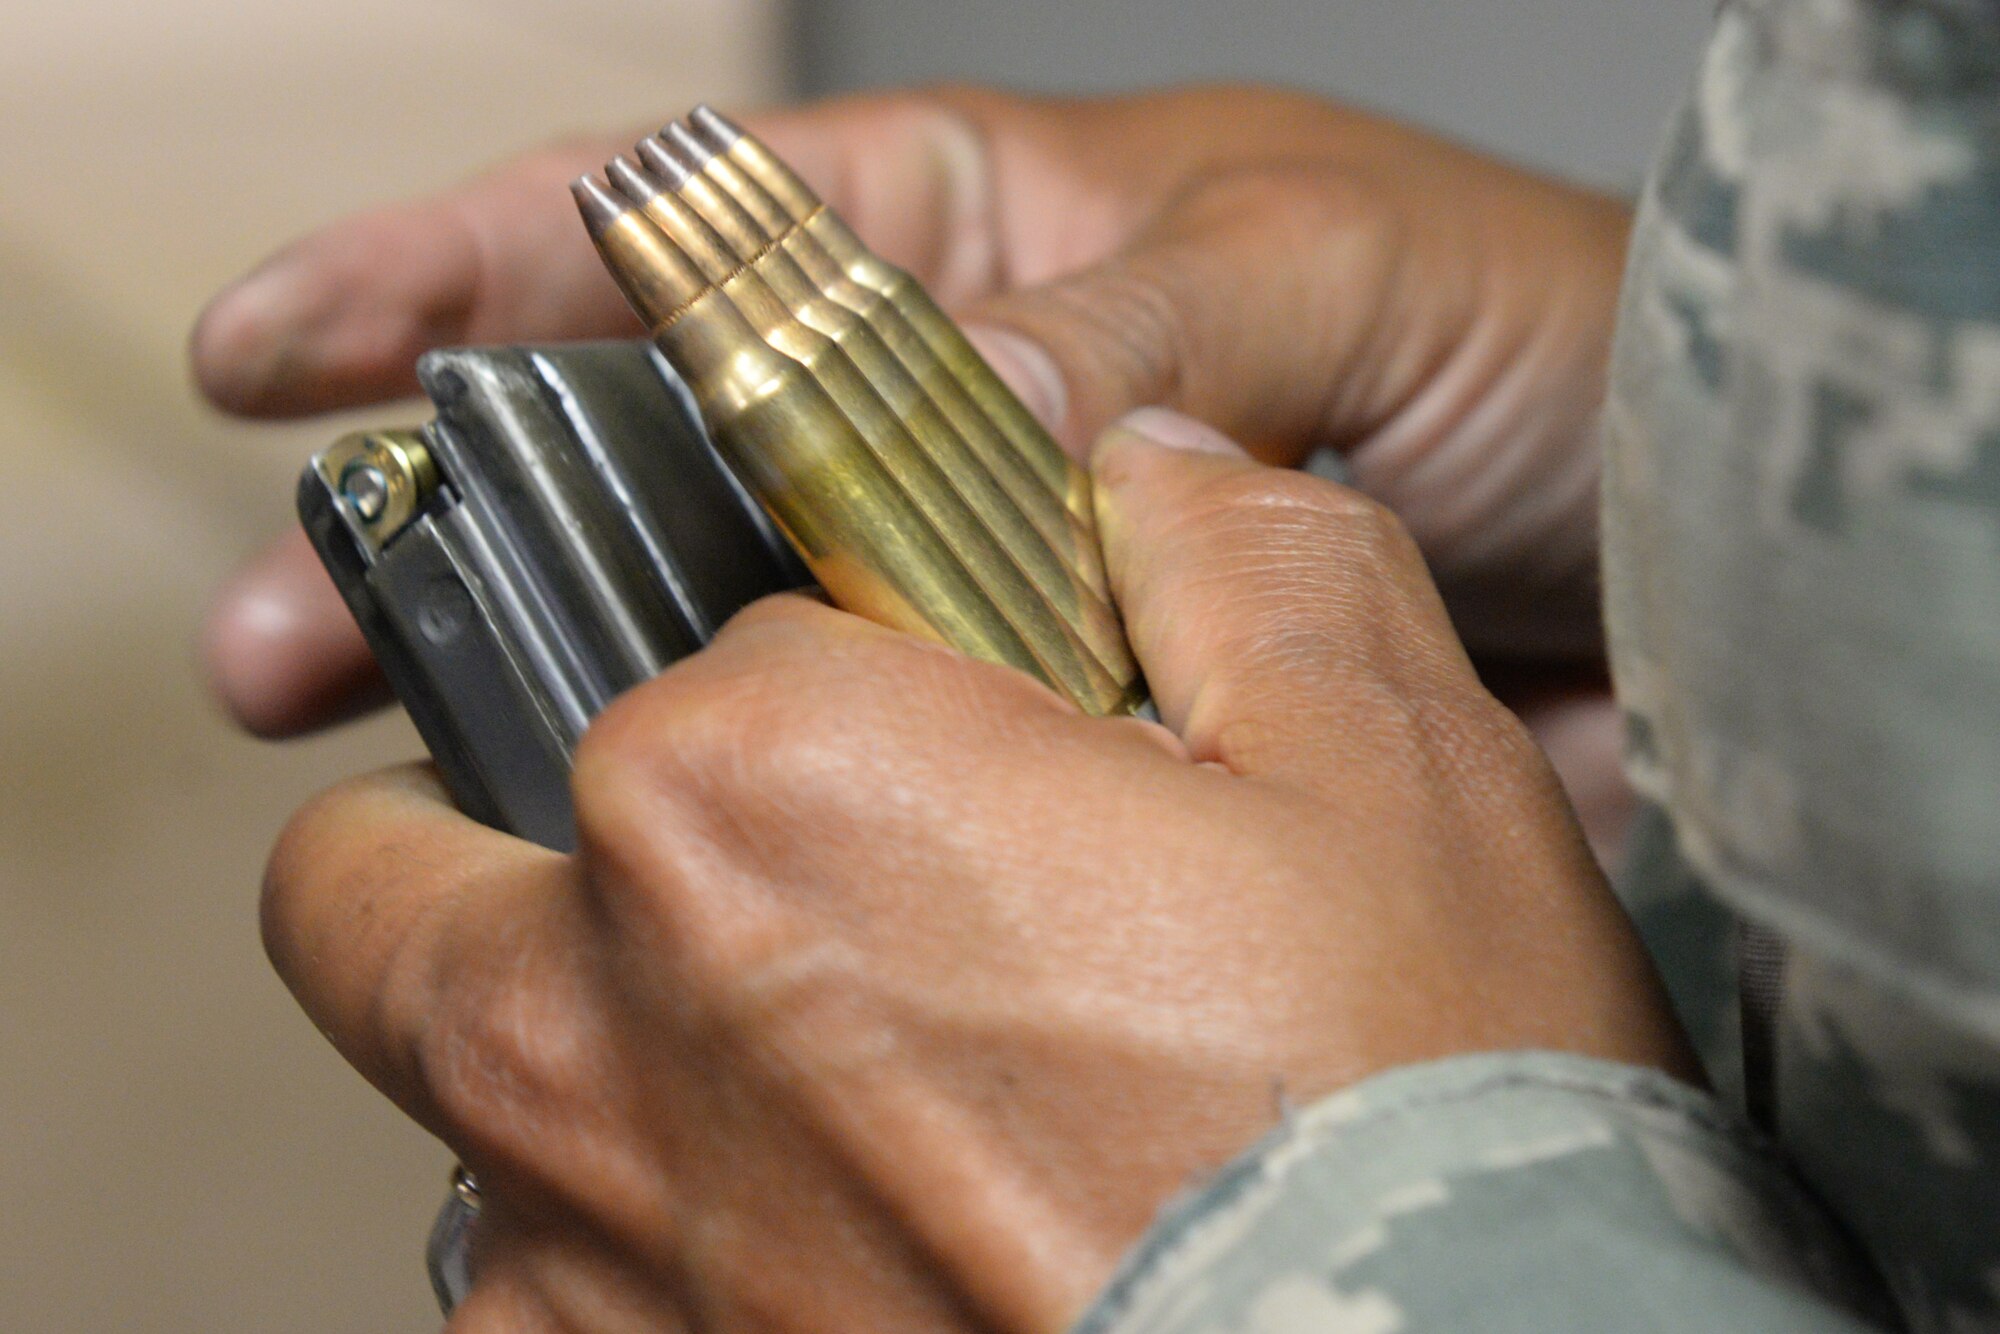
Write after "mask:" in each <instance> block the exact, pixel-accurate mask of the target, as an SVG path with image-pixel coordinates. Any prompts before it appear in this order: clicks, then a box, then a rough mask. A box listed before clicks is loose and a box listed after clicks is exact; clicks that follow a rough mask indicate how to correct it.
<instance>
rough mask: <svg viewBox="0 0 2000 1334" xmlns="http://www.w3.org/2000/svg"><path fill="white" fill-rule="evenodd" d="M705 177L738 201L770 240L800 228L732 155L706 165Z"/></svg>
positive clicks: (711, 159) (710, 160) (713, 158)
mask: <svg viewBox="0 0 2000 1334" xmlns="http://www.w3.org/2000/svg"><path fill="white" fill-rule="evenodd" d="M701 173H702V175H703V176H705V177H707V178H708V179H709V180H710V181H712V182H713V183H714V184H715V185H716V186H717V187H718V188H719V189H721V190H723V191H724V192H726V193H727V194H728V195H729V197H730V198H731V199H733V200H735V201H736V203H737V204H738V205H739V206H740V207H741V208H742V209H743V211H744V212H745V213H747V214H749V215H750V217H751V218H752V219H753V220H754V221H755V222H756V224H757V226H758V228H759V229H760V230H762V231H763V233H764V234H765V235H766V236H769V237H773V238H776V237H780V236H783V235H784V234H785V233H786V232H788V231H790V230H791V229H792V228H793V227H794V226H796V225H797V224H798V219H797V218H795V217H793V216H792V215H791V214H790V213H789V212H787V211H786V210H785V206H784V205H783V204H780V203H779V202H778V201H777V200H776V199H775V198H773V197H772V195H771V193H770V191H768V190H766V189H764V187H763V186H761V185H759V184H758V183H757V181H756V179H755V178H754V177H752V176H751V175H750V173H748V172H746V171H745V170H743V168H742V167H741V166H740V165H738V164H737V162H736V161H735V160H734V159H733V158H731V157H730V156H729V155H728V154H726V153H724V154H717V155H716V156H715V157H712V158H710V159H709V160H708V161H707V162H706V163H705V164H703V166H702V169H701Z"/></svg>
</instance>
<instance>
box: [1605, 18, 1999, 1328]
mask: <svg viewBox="0 0 2000 1334" xmlns="http://www.w3.org/2000/svg"><path fill="white" fill-rule="evenodd" d="M1996 257H2000V6H1996V5H1994V4H1993V3H1992V2H1991V0H1728V3H1726V4H1725V5H1724V7H1723V11H1722V14H1721V16H1720V18H1719V20H1718V24H1717V28H1716V32H1715V36H1714V39H1713V41H1712V43H1711V46H1710V49H1709V53H1708V56H1707V58H1706V60H1705V62H1704V64H1703V67H1702V70H1701V72H1700V75H1699V77H1698V78H1697V80H1696V83H1695V86H1694V89H1693V93H1692V95H1691V96H1690V97H1689V99H1688V101H1687V104H1686V106H1685V108H1684V109H1683V111H1682V113H1681V115H1680V116H1679V117H1678V118H1677V120H1676V121H1675V124H1674V126H1673V129H1672V132H1671V133H1670V135H1669V136H1668V140H1667V146H1666V151H1665V152H1664V153H1663V155H1662V157H1661V160H1660V163H1659V166H1658V169H1657V170H1656V172H1655V175H1654V178H1653V181H1652V183H1651V185H1650V187H1649V188H1648V190H1647V192H1646V197H1645V199H1644V201H1643V203H1642V206H1641V210H1640V219H1639V224H1638V227H1637V230H1636V232H1635V235H1634V238H1633V245H1632V259H1631V267H1630V272H1629V274H1628V279H1627V283H1626V290H1625V305H1624V310H1623V314H1622V318H1621V323H1620V330H1619V343H1618V348H1617V351H1616V353H1615V355H1614V358H1613V369H1612V385H1611V397H1610V402H1609V404H1608V406H1607V409H1606V414H1605V421H1606V429H1605V450H1604V466H1605V486H1604V520H1605V524H1604V532H1605V541H1606V550H1605V565H1604V570H1605V587H1606V604H1607V620H1608V624H1609V627H1610V635H1611V649H1612V659H1613V668H1614V676H1615V679H1616V682H1617V689H1618V696H1619V700H1620V702H1621V705H1622V706H1623V707H1624V709H1625V710H1626V712H1627V715H1628V719H1629V724H1630V728H1629V732H1630V738H1631V748H1630V764H1629V768H1630V770H1631V773H1632V776H1633V779H1634V781H1635V783H1636V784H1637V786H1638V787H1639V788H1640V790H1641V791H1642V792H1643V793H1644V794H1645V795H1646V796H1648V797H1649V798H1650V799H1651V800H1653V801H1654V802H1655V803H1657V804H1658V806H1659V807H1660V808H1661V809H1662V810H1663V811H1665V812H1667V813H1668V814H1669V816H1670V822H1671V838H1672V840H1673V847H1672V852H1673V855H1672V856H1662V857H1660V858H1657V859H1656V862H1657V864H1658V865H1659V866H1661V867H1671V866H1677V867H1678V870H1677V871H1676V872H1675V873H1674V874H1672V875H1670V876H1658V875H1656V876H1654V877H1652V883H1651V884H1650V885H1633V886H1630V893H1629V894H1628V901H1629V902H1631V903H1632V904H1633V905H1634V908H1635V914H1636V915H1637V916H1638V917H1639V918H1640V920H1641V922H1642V923H1645V922H1646V921H1647V920H1648V919H1649V918H1651V919H1653V920H1654V921H1655V923H1656V924H1659V923H1666V922H1667V921H1668V918H1669V917H1670V916H1671V917H1672V918H1673V919H1674V920H1675V921H1676V922H1678V923H1679V924H1680V925H1681V926H1682V927H1685V926H1686V924H1687V923H1690V922H1694V921H1695V920H1696V917H1697V915H1698V914H1699V913H1700V912H1702V911H1704V910H1706V909H1710V908H1713V907H1715V906H1717V905H1719V906H1720V907H1722V908H1724V909H1726V910H1727V912H1728V913H1730V914H1733V915H1734V916H1735V917H1736V918H1737V919H1739V920H1741V921H1743V922H1746V923H1750V924H1753V925H1754V926H1756V927H1757V928H1759V929H1760V930H1761V931H1762V932H1764V933H1766V934H1767V935H1768V936H1771V937H1775V938H1778V939H1781V940H1783V941H1784V942H1785V943H1786V945H1787V946H1788V949H1789V959H1790V961H1789V965H1788V966H1787V968H1786V970H1785V974H1784V985H1783V988H1782V996H1781V999H1780V1000H1779V1002H1778V1004H1777V1007H1776V1015H1775V1019H1776V1038H1777V1041H1776V1054H1777V1059H1776V1062H1775V1069H1774V1075H1775V1089H1774V1092H1775V1097H1774V1099H1773V1100H1772V1102H1773V1105H1774V1107H1775V1111H1776V1125H1775V1128H1776V1133H1777V1135H1778V1139H1779V1142H1780V1144H1781V1146H1782V1149H1783V1151H1784V1152H1785V1154H1786V1155H1787V1157H1788V1160H1789V1161H1790V1162H1791V1163H1792V1164H1793V1165H1794V1166H1795V1167H1796V1169H1797V1170H1798V1171H1799V1173H1800V1174H1801V1176H1802V1177H1803V1179H1804V1180H1806V1181H1807V1182H1808V1183H1809V1184H1810V1186H1811V1188H1812V1189H1813V1191H1814V1192H1815V1194H1816V1195H1817V1196H1818V1197H1819V1198H1821V1199H1824V1200H1825V1201H1827V1203H1828V1205H1829V1206H1830V1207H1831V1208H1832V1209H1833V1210H1834V1211H1835V1212H1836V1213H1837V1214H1838V1216H1839V1217H1840V1219H1841V1221H1842V1222H1843V1224H1844V1225H1845V1226H1846V1227H1847V1228H1848V1229H1849V1230H1850V1232H1851V1233H1852V1234H1853V1235H1855V1236H1856V1237H1858V1238H1859V1239H1860V1241H1861V1243H1862V1244H1863V1245H1865V1246H1866V1247H1867V1249H1868V1250H1869V1252H1870V1254H1871V1256H1872V1258H1873V1259H1874V1261H1875V1262H1876V1265H1877V1266H1878V1268H1879V1269H1880V1270H1881V1271H1882V1273H1883V1275H1884V1277H1885V1278H1886V1280H1887V1281H1888V1283H1889V1285H1890V1287H1891V1289H1892V1291H1893V1292H1894V1294H1895V1297H1896V1300H1897V1304H1898V1307H1899V1310H1900V1314H1901V1316H1902V1319H1903V1320H1904V1321H1905V1322H1906V1324H1907V1325H1908V1327H1910V1328H1912V1329H1918V1330H1926V1331H1929V1330H1937V1331H1950V1332H1952V1334H1958V1332H1959V1331H1972V1330H2000V892H1996V890H2000V818H1996V811H2000V796H1996V794H2000V258H1996ZM1670 908H1671V909H1672V911H1671V913H1670V912H1669V911H1668V910H1669V909H1670ZM1711 921H1712V914H1711ZM1681 935H1682V937H1684V938H1685V939H1686V940H1688V941H1690V942H1693V943H1694V944H1695V946H1696V950H1695V952H1696V953H1698V954H1700V955H1702V956H1704V964H1703V966H1704V967H1706V968H1707V971H1708V973H1709V974H1710V975H1711V978H1712V976H1713V974H1714V972H1715V968H1714V965H1715V964H1716V962H1717V958H1716V945H1717V943H1718V941H1719V940H1721V939H1722V937H1720V936H1718V934H1717V933H1716V932H1715V931H1713V930H1710V929H1707V928H1703V929H1701V930H1699V931H1696V930H1687V929H1683V930H1681ZM1664 962H1665V960H1664V959H1663V963H1664ZM1690 976H1692V974H1690ZM1698 991H1706V992H1707V993H1709V996H1708V999H1709V1000H1713V999H1716V997H1715V995H1714V992H1715V988H1713V987H1699V988H1698V987H1692V986H1690V987H1687V988H1684V989H1683V990H1682V992H1681V994H1680V999H1681V1000H1682V1002H1683V1005H1684V1006H1685V1007H1687V1012H1688V1013H1689V1014H1690V1016H1691V1017H1694V1016H1695V1015H1697V1014H1702V1013H1705V1014H1708V1015H1710V1016H1711V1017H1720V1016H1723V1015H1724V1014H1725V1011H1726V1002H1725V1004H1724V1005H1715V1004H1709V1003H1707V1002H1706V1001H1703V1000H1700V999H1699V998H1698V997H1696V994H1695V993H1696V992H1698ZM1692 1026H1693V1027H1694V1028H1695V1029H1696V1031H1697V1032H1698V1034H1701V1035H1702V1036H1704V1037H1707V1036H1715V1037H1720V1038H1725V1039H1726V1026H1727V1021H1726V1018H1725V1019H1724V1022H1723V1023H1722V1024H1720V1025H1717V1024H1710V1025H1707V1027H1706V1028H1704V1025H1703V1024H1702V1023H1701V1022H1696V1023H1695V1024H1693V1025H1692ZM1725 1046H1726V1043H1725V1042H1711V1043H1710V1044H1709V1046H1708V1050H1709V1051H1710V1052H1711V1053H1712V1054H1714V1055H1715V1057H1716V1059H1717V1060H1719V1061H1726V1060H1728V1059H1729V1056H1728V1053H1727V1052H1726V1051H1725V1050H1724V1047H1725ZM1719 1073H1720V1072H1719ZM1717 1082H1718V1083H1719V1084H1720V1083H1722V1082H1723V1080H1722V1079H1720V1078H1719V1079H1718V1081H1717Z"/></svg>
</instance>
